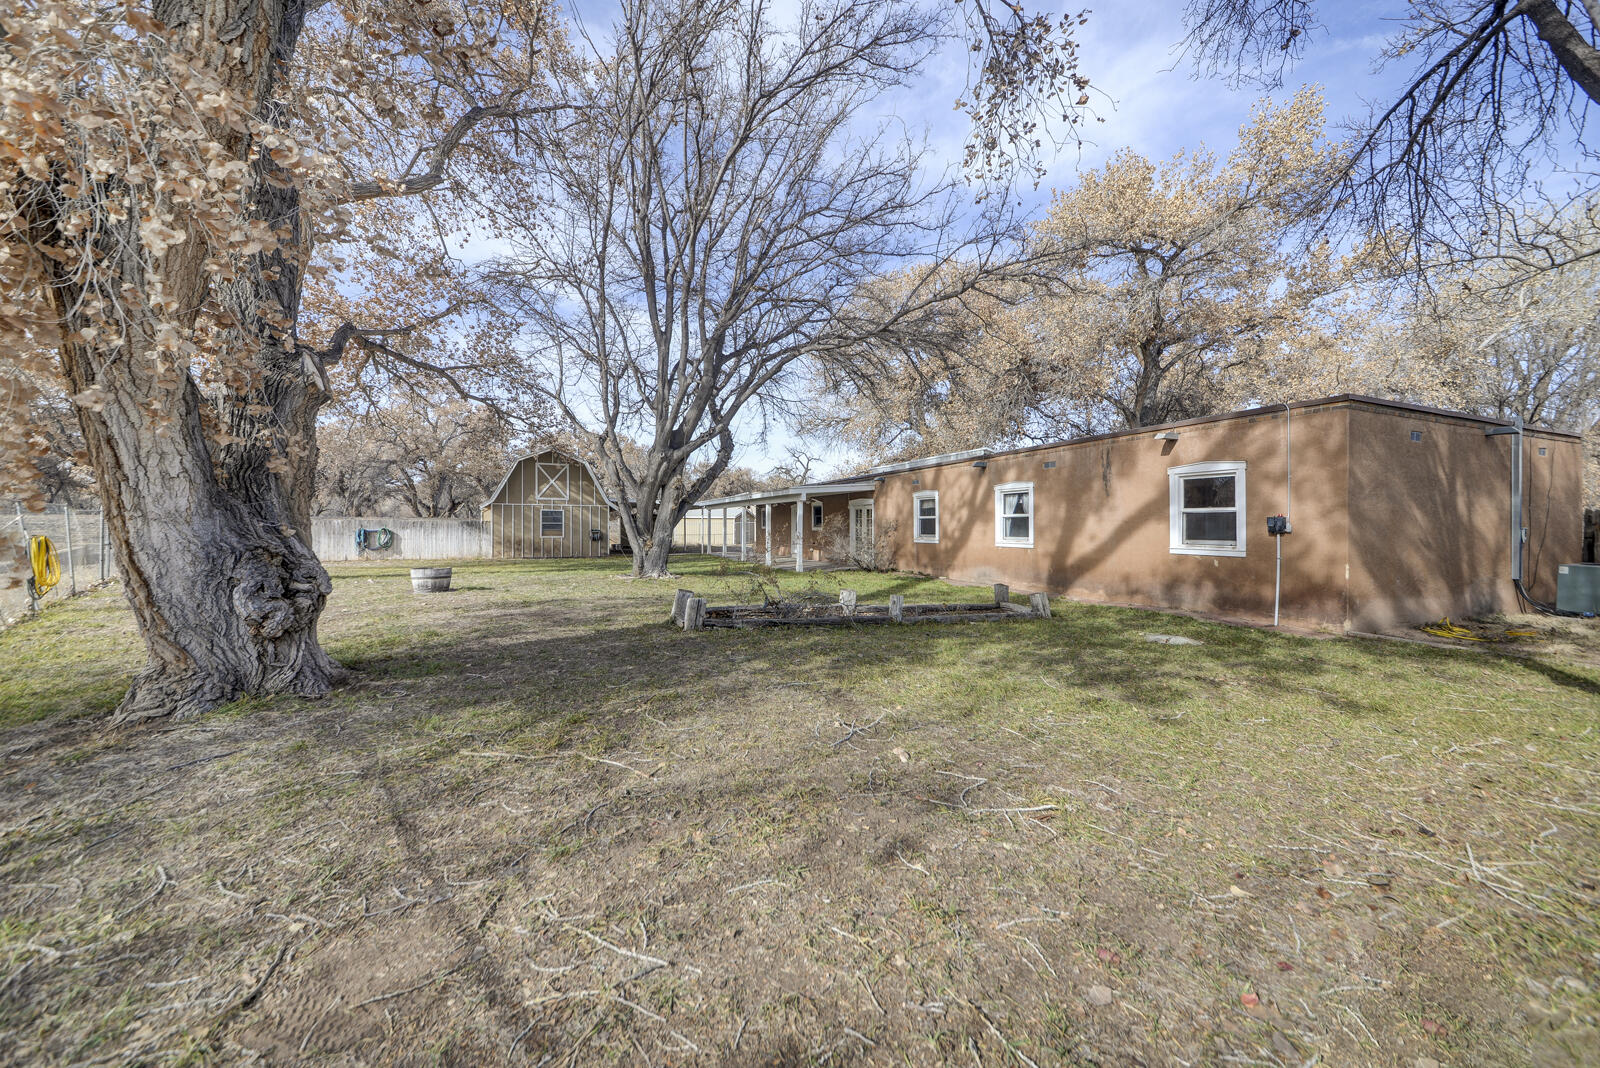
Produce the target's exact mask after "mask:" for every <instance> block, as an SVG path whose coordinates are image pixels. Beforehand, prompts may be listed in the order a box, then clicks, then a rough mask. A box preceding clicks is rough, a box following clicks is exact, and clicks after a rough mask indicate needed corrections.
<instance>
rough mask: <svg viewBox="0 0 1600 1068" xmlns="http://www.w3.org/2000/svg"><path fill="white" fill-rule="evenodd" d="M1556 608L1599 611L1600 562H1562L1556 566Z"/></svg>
mask: <svg viewBox="0 0 1600 1068" xmlns="http://www.w3.org/2000/svg"><path fill="white" fill-rule="evenodd" d="M1556 608H1557V609H1559V610H1561V611H1563V612H1588V613H1590V614H1594V613H1600V564H1562V565H1561V566H1559V567H1557V568H1556Z"/></svg>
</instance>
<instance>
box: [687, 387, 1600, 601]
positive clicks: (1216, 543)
mask: <svg viewBox="0 0 1600 1068" xmlns="http://www.w3.org/2000/svg"><path fill="white" fill-rule="evenodd" d="M1518 449H1520V451H1521V456H1522V465H1521V466H1522V470H1521V478H1520V485H1514V481H1513V477H1512V455H1513V452H1514V451H1515V450H1518ZM1514 491H1515V494H1514ZM1582 496H1583V494H1582V456H1581V447H1580V442H1579V438H1578V437H1577V435H1574V434H1566V433H1561V432H1558V431H1551V430H1544V429H1536V428H1531V427H1530V428H1526V429H1524V430H1523V431H1522V432H1521V433H1520V434H1519V433H1516V432H1515V428H1513V427H1512V426H1511V424H1507V423H1504V422H1500V421H1497V420H1492V419H1483V418H1479V417H1477V416H1471V415H1466V414H1463V413H1459V412H1448V411H1442V410H1439V409H1433V408H1425V407H1420V406H1417V405H1408V404H1401V403H1396V402H1393V401H1385V400H1380V399H1377V398H1373V397H1361V396H1353V395H1342V396H1337V397H1328V398H1324V399H1321V400H1314V401H1305V402H1300V403H1296V404H1291V405H1288V406H1287V408H1286V407H1285V406H1284V405H1274V406H1271V407H1265V408H1256V409H1252V410H1249V411H1241V412H1233V413H1230V414H1227V415H1219V416H1212V417H1208V418H1203V419H1191V420H1186V421H1184V422H1180V423H1171V424H1167V425H1164V426H1159V427H1143V428H1140V429H1137V430H1127V431H1119V432H1116V433H1111V434H1100V435H1095V436H1092V437H1084V438H1075V439H1072V440H1068V441H1062V442H1057V443H1054V444H1050V445H1041V446H1037V447H1033V448H1026V449H1012V450H995V451H990V450H975V451H972V452H966V453H959V454H952V455H947V456H934V457H928V458H927V459H923V460H915V461H911V462H908V463H902V464H889V465H885V466H882V467H878V468H875V469H873V470H871V471H869V472H868V473H867V474H866V475H865V476H863V477H862V478H859V479H853V480H850V481H848V482H841V483H826V484H819V485H815V486H796V487H792V488H790V489H788V490H782V491H774V492H769V493H759V494H742V495H737V496H733V497H726V498H719V499H716V500H708V501H703V502H700V503H701V504H702V505H704V506H708V507H715V508H722V509H731V508H738V509H744V508H755V509H756V513H757V515H756V518H757V521H756V523H755V524H754V528H755V535H756V536H755V539H754V543H753V544H751V545H749V546H743V548H744V551H745V552H746V554H747V555H751V556H753V557H754V558H757V559H763V558H766V553H767V548H768V546H769V545H770V546H772V547H773V548H774V549H778V550H781V549H784V548H787V550H788V551H787V552H782V551H778V552H775V553H774V554H773V557H772V558H771V561H770V562H774V563H785V564H788V563H792V564H793V565H794V566H797V567H801V568H803V567H805V566H807V564H808V562H811V561H818V562H835V563H843V562H847V561H855V562H860V563H871V564H875V565H876V566H880V567H893V568H898V569H901V570H906V571H914V572H920V573H924V574H930V575H938V576H943V577H947V578H950V579H953V580H955V581H962V582H980V583H988V582H1005V583H1008V584H1010V585H1012V586H1015V587H1018V588H1022V589H1029V590H1044V591H1048V592H1050V593H1054V594H1064V595H1066V596H1069V597H1073V598H1077V599H1081V600H1086V601H1097V602H1105V603H1120V604H1132V605H1141V606H1150V607H1159V608H1177V609H1184V610H1189V611H1198V612H1208V613H1216V614H1220V615H1224V616H1232V617H1238V618H1246V619H1252V620H1270V619H1272V618H1273V613H1274V606H1275V604H1276V605H1277V607H1278V609H1279V611H1280V613H1281V618H1282V619H1283V621H1285V622H1288V623H1293V624H1296V625H1299V626H1311V627H1319V628H1329V629H1339V630H1374V629H1380V628H1383V627H1388V626H1392V625H1395V624H1398V623H1410V622H1417V621H1421V620H1426V619H1437V618H1439V617H1441V616H1445V615H1475V614H1482V613H1486V612H1496V611H1515V610H1517V608H1518V606H1519V601H1518V594H1517V590H1516V588H1515V585H1514V584H1513V581H1512V568H1513V561H1514V556H1515V554H1514V553H1513V548H1512V546H1513V511H1514V500H1516V499H1518V498H1520V512H1521V515H1520V521H1519V523H1518V526H1520V527H1521V528H1525V530H1526V541H1525V543H1524V546H1523V551H1522V560H1523V569H1524V571H1523V586H1524V588H1525V589H1526V591H1527V593H1528V594H1529V595H1530V596H1531V597H1533V598H1535V599H1537V600H1540V601H1546V602H1551V601H1554V599H1555V577H1556V568H1557V566H1558V565H1560V564H1568V563H1574V562H1576V561H1578V560H1579V559H1580V558H1581V555H1580V554H1581V552H1582V529H1583V513H1582ZM818 513H820V514H818ZM1279 515H1286V516H1287V517H1288V522H1289V523H1290V525H1291V528H1292V533H1290V534H1288V535H1286V536H1283V537H1282V538H1278V537H1274V536H1272V535H1271V534H1269V533H1268V519H1269V517H1273V516H1279ZM830 517H831V518H832V520H833V525H832V527H830V526H829V521H830ZM797 520H798V523H799V526H800V528H801V529H800V530H799V531H798V532H797V531H796V530H795V529H794V528H795V523H796V521H797ZM1280 541H1281V543H1282V544H1281V546H1280V545H1279V544H1278V543H1279V542H1280ZM1280 548H1281V553H1282V558H1281V579H1280V571H1279V566H1280V561H1279V555H1278V554H1279V550H1280Z"/></svg>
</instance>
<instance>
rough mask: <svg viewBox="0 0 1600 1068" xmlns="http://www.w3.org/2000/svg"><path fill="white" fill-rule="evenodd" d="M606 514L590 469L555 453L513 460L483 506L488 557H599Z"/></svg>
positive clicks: (605, 542) (607, 542) (607, 535)
mask: <svg viewBox="0 0 1600 1068" xmlns="http://www.w3.org/2000/svg"><path fill="white" fill-rule="evenodd" d="M611 512H612V508H611V503H610V502H609V501H608V500H606V496H605V492H604V491H603V490H601V488H600V480H599V479H598V478H596V477H595V473H594V469H593V468H591V467H590V466H589V465H588V464H587V463H585V462H584V461H583V460H582V459H581V458H580V457H577V456H573V455H572V454H570V453H567V452H563V451H562V450H560V449H549V448H547V449H540V450H539V451H538V452H532V453H529V454H528V455H526V456H523V457H519V458H518V459H517V460H516V462H515V463H513V464H512V465H511V469H510V470H509V471H507V472H506V477H505V478H503V479H501V480H500V485H498V486H496V487H495V490H494V492H493V493H491V494H490V495H489V499H488V500H487V501H486V502H484V505H483V518H484V519H485V520H486V521H487V522H488V524H489V555H490V556H493V557H499V558H530V557H531V558H540V557H585V556H605V555H606V554H607V553H608V552H610V551H611V542H612V537H611Z"/></svg>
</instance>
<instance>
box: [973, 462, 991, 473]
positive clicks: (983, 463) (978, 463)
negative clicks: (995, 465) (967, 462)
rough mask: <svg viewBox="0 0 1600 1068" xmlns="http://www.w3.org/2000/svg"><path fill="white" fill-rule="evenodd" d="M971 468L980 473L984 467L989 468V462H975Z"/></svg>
mask: <svg viewBox="0 0 1600 1068" xmlns="http://www.w3.org/2000/svg"><path fill="white" fill-rule="evenodd" d="M972 466H973V467H976V468H977V469H978V470H979V471H982V470H983V469H984V468H985V467H988V466H989V461H988V460H976V461H974V462H973V464H972Z"/></svg>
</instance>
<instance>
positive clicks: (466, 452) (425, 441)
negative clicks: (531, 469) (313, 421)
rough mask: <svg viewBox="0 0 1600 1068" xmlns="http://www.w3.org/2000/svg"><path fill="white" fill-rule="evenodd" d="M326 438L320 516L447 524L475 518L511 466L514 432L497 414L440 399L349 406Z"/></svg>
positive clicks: (329, 425) (327, 427) (329, 424)
mask: <svg viewBox="0 0 1600 1068" xmlns="http://www.w3.org/2000/svg"><path fill="white" fill-rule="evenodd" d="M320 435H321V442H320V443H319V447H318V453H319V456H320V460H319V463H318V470H317V499H316V507H317V510H318V511H319V512H324V513H328V512H333V513H337V514H342V515H374V514H381V513H380V512H379V510H380V509H386V508H399V509H401V510H403V511H404V512H406V513H407V514H410V515H413V516H417V517H419V518H425V519H443V518H450V517H454V516H461V515H468V516H476V514H477V509H478V507H479V506H480V505H481V504H482V503H483V501H484V498H485V497H486V496H487V495H488V494H489V491H490V490H492V489H493V488H494V487H495V485H496V484H497V483H498V482H499V481H500V479H501V477H502V476H503V475H504V474H505V472H506V469H507V467H509V466H510V463H511V459H512V445H513V439H514V437H515V431H514V430H513V428H512V426H511V423H510V422H509V421H508V420H507V419H506V418H504V417H503V416H502V415H501V414H500V413H499V412H497V411H495V410H494V409H492V408H488V407H486V406H484V405H481V404H474V403H471V402H467V401H462V400H459V399H456V398H454V397H452V396H449V395H439V394H434V395H423V396H409V395H408V396H403V397H400V398H398V399H396V400H394V401H392V402H391V403H388V404H383V405H374V406H371V407H366V408H362V407H360V406H357V405H354V404H352V405H348V406H346V410H345V411H343V412H341V413H339V414H338V415H337V416H336V417H334V418H333V419H330V420H327V421H326V422H325V423H324V425H323V426H322V428H321V430H320Z"/></svg>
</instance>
